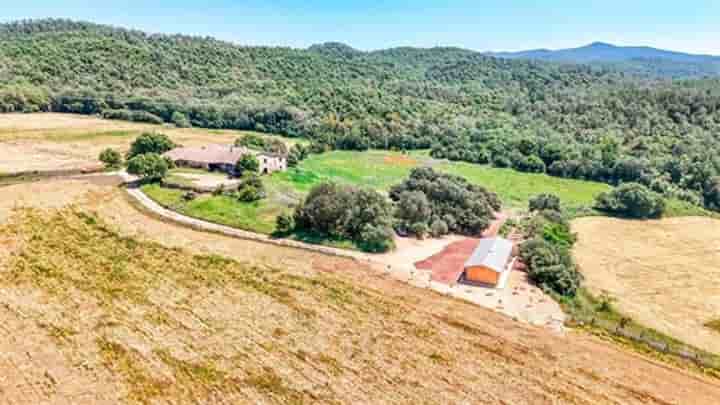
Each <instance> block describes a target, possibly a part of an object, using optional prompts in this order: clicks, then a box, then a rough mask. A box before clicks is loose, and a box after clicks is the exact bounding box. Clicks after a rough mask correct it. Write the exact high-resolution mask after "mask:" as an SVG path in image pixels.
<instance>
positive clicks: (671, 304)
mask: <svg viewBox="0 0 720 405" xmlns="http://www.w3.org/2000/svg"><path fill="white" fill-rule="evenodd" d="M572 226H573V230H574V231H576V232H577V233H578V236H579V239H578V243H577V245H576V247H575V256H576V258H577V261H578V264H579V265H580V266H581V270H582V272H583V274H584V275H585V276H586V285H587V287H588V288H590V290H591V291H592V292H593V293H595V295H596V296H601V295H607V296H610V297H612V298H613V299H614V300H615V301H614V302H613V305H615V306H616V307H617V309H618V310H619V311H620V312H621V313H624V314H626V315H628V316H630V317H632V318H633V319H634V320H636V321H638V322H640V323H641V324H643V325H646V326H649V327H651V328H653V329H656V330H658V331H660V332H663V333H666V334H668V335H670V336H672V337H674V338H676V339H679V340H681V341H684V342H687V343H689V344H692V345H694V346H696V347H699V348H701V349H705V350H707V351H709V352H713V353H716V354H720V332H719V331H718V330H715V329H713V328H712V327H710V326H711V325H712V324H713V321H714V320H716V319H719V318H720V283H719V282H718V280H720V220H718V219H714V218H707V217H684V218H667V219H663V220H655V221H631V220H621V219H614V218H603V217H591V218H581V219H577V220H575V221H573V224H572Z"/></svg>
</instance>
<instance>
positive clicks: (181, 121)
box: [170, 111, 192, 128]
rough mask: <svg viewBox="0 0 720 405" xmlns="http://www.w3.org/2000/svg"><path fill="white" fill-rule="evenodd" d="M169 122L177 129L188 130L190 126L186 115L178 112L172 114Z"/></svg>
mask: <svg viewBox="0 0 720 405" xmlns="http://www.w3.org/2000/svg"><path fill="white" fill-rule="evenodd" d="M170 121H172V123H173V124H175V126H176V127H178V128H190V127H191V126H192V125H191V124H190V120H189V119H188V117H187V115H185V114H183V113H181V112H180V111H175V112H174V113H172V116H171V117H170Z"/></svg>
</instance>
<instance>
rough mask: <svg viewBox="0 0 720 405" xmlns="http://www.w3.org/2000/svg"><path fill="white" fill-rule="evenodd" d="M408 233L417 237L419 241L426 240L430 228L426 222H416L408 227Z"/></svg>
mask: <svg viewBox="0 0 720 405" xmlns="http://www.w3.org/2000/svg"><path fill="white" fill-rule="evenodd" d="M407 230H408V232H410V233H411V234H413V235H415V236H417V238H418V239H424V238H425V236H427V234H428V226H427V224H426V223H425V222H415V223H412V224H410V225H408V227H407Z"/></svg>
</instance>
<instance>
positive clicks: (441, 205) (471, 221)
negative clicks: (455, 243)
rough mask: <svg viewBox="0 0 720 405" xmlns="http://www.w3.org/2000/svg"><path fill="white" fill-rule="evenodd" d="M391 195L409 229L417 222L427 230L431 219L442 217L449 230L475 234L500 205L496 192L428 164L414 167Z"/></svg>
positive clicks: (488, 221) (399, 215)
mask: <svg viewBox="0 0 720 405" xmlns="http://www.w3.org/2000/svg"><path fill="white" fill-rule="evenodd" d="M390 198H391V199H392V200H393V201H395V202H396V203H397V206H398V210H397V212H396V216H397V218H398V220H399V225H400V226H401V227H404V228H406V229H408V231H409V232H411V233H415V232H413V231H412V229H411V228H413V227H416V225H415V224H416V223H419V222H421V223H423V224H424V225H425V228H424V229H425V233H427V230H428V229H429V228H430V223H431V221H432V220H433V219H434V218H441V219H442V220H444V221H445V224H446V225H447V227H448V231H452V232H456V233H459V234H464V235H478V234H480V233H482V231H483V230H484V229H486V228H487V227H488V225H489V224H490V221H491V219H492V218H493V217H494V213H495V211H498V210H499V209H500V208H501V203H500V200H499V198H498V197H497V195H496V194H495V193H492V192H490V191H488V190H486V189H485V188H483V187H480V186H477V185H475V184H472V183H470V182H468V181H467V180H466V179H464V178H462V177H459V176H454V175H450V174H444V173H438V172H436V171H435V170H433V169H432V168H429V167H422V168H416V169H413V170H412V171H411V172H410V176H409V177H408V178H407V179H406V180H405V181H403V182H402V183H400V184H397V185H395V186H393V187H392V188H391V189H390ZM416 229H421V228H416Z"/></svg>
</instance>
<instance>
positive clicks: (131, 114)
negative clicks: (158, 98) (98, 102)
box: [102, 109, 165, 124]
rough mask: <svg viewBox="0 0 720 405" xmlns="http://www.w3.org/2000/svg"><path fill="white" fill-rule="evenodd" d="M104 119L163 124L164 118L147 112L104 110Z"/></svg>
mask: <svg viewBox="0 0 720 405" xmlns="http://www.w3.org/2000/svg"><path fill="white" fill-rule="evenodd" d="M102 117H103V118H105V119H109V120H123V121H134V122H147V123H150V124H162V123H164V122H165V121H163V119H162V118H160V117H158V116H157V115H155V114H152V113H150V112H147V111H131V110H126V109H119V110H103V112H102Z"/></svg>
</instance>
